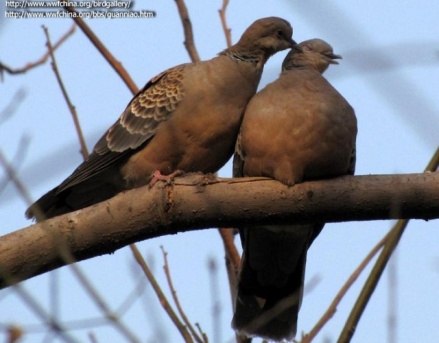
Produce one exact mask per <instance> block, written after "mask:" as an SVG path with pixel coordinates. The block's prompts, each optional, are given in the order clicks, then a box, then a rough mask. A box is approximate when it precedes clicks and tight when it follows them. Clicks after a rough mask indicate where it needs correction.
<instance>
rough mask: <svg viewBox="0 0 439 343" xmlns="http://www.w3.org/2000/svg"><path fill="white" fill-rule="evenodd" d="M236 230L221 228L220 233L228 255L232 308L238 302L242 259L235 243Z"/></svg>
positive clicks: (226, 257)
mask: <svg viewBox="0 0 439 343" xmlns="http://www.w3.org/2000/svg"><path fill="white" fill-rule="evenodd" d="M233 230H234V229H226V228H219V229H218V232H219V234H220V235H221V239H222V241H223V244H224V251H225V253H226V256H225V261H226V270H227V277H228V279H229V288H230V294H231V299H232V308H233V306H235V301H236V288H237V287H236V286H237V284H238V270H239V264H240V262H241V258H240V256H239V253H238V250H237V249H236V246H235V243H234V240H233V238H234V235H233Z"/></svg>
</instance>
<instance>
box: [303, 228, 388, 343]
mask: <svg viewBox="0 0 439 343" xmlns="http://www.w3.org/2000/svg"><path fill="white" fill-rule="evenodd" d="M387 238H388V234H387V235H386V236H384V238H382V239H381V240H380V241H379V242H378V243H377V244H376V245H375V246H374V247H373V249H372V250H371V251H370V252H369V254H367V256H366V257H365V258H364V260H363V261H362V262H361V263H360V265H359V266H358V267H357V268H356V269H355V270H354V272H353V273H352V274H351V276H350V277H349V279H347V281H346V282H345V284H344V285H343V287H342V288H341V289H340V291H339V292H338V293H337V295H336V296H335V298H334V300H333V301H332V303H331V305H329V307H328V309H327V310H326V312H325V313H324V314H323V316H322V317H321V318H320V320H319V321H318V322H317V324H316V325H315V326H314V327H313V328H312V330H311V331H310V332H309V333H308V334H306V335H305V336H304V337H303V338H302V340H301V343H309V342H311V341H312V340H313V339H314V338H315V336H316V335H317V334H318V333H319V331H320V330H321V329H322V328H323V326H324V325H325V324H326V323H327V322H328V321H329V320H330V319H331V318H332V316H333V315H334V314H335V312H336V310H337V306H338V305H339V304H340V302H341V300H342V299H343V297H344V296H345V294H346V293H347V291H348V290H349V288H350V287H351V286H352V284H353V283H354V282H355V281H356V280H357V279H358V277H359V276H360V274H361V273H362V271H363V270H364V268H366V266H367V265H368V264H369V262H370V261H371V260H372V258H373V257H374V256H375V255H376V254H377V252H378V251H379V250H380V249H381V248H382V247H383V245H384V244H385V242H386V240H387Z"/></svg>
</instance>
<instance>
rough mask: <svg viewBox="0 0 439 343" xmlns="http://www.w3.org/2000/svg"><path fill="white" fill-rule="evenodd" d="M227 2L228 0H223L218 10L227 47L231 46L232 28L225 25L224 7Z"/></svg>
mask: <svg viewBox="0 0 439 343" xmlns="http://www.w3.org/2000/svg"><path fill="white" fill-rule="evenodd" d="M228 4H229V0H223V7H221V9H220V10H218V12H219V16H220V18H221V25H222V27H223V30H224V35H225V37H226V42H227V47H228V48H230V47H231V46H232V35H231V32H232V30H231V29H230V28H229V27H228V26H227V19H226V9H227V5H228Z"/></svg>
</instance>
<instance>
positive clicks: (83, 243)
mask: <svg viewBox="0 0 439 343" xmlns="http://www.w3.org/2000/svg"><path fill="white" fill-rule="evenodd" d="M438 194H439V173H422V174H400V175H380V176H377V175H367V176H345V177H340V178H334V179H330V180H320V181H312V182H304V183H300V184H297V185H295V186H294V187H287V186H285V185H283V184H282V183H280V182H277V181H274V180H270V179H263V178H240V179H215V178H212V177H209V176H208V175H198V174H195V175H191V174H189V175H186V176H185V177H180V178H176V179H175V180H174V184H172V185H168V184H166V183H157V184H156V185H155V186H154V187H153V188H151V189H148V186H145V187H139V188H136V189H132V190H129V191H125V192H122V193H120V194H118V195H116V196H115V197H113V198H111V199H108V200H106V201H104V202H102V203H99V204H96V205H93V206H90V207H88V208H85V209H82V210H79V211H76V212H72V213H68V214H65V215H61V216H58V217H55V218H52V219H48V220H46V221H45V222H43V223H38V224H35V225H32V226H30V227H27V228H24V229H21V230H18V231H15V232H12V233H9V234H7V235H4V236H2V237H0V265H1V268H3V269H4V270H6V271H8V272H9V273H10V274H11V275H13V276H14V279H15V280H16V281H17V280H24V279H27V278H30V277H32V276H35V275H39V274H42V273H44V272H47V271H49V270H53V269H55V268H58V267H60V266H62V265H65V262H63V261H62V260H61V259H60V258H59V248H58V247H57V246H56V245H54V244H53V232H56V234H57V235H58V236H59V237H60V240H61V241H63V242H65V244H68V251H70V252H71V254H72V255H73V256H74V258H75V259H76V260H77V261H80V260H84V259H87V258H91V257H94V256H99V255H102V254H108V253H113V252H114V251H115V250H117V249H120V248H121V247H124V246H126V245H128V244H131V243H133V242H137V241H141V240H145V239H150V238H153V237H159V236H163V235H168V234H171V233H177V232H185V231H189V230H198V229H202V228H212V227H224V226H226V227H227V226H231V227H233V226H236V227H239V226H242V225H251V224H255V223H258V225H278V224H282V223H289V224H292V223H294V224H305V223H310V222H313V221H314V220H315V218H319V220H321V221H323V222H327V223H329V222H339V221H350V220H355V221H358V220H377V219H380V220H382V219H404V218H406V219H407V218H418V219H434V218H438V217H439V201H438ZM264 199H270V202H269V203H267V202H266V201H265V202H264ZM126 204H130V206H126ZM395 208H398V211H395ZM61 238H62V239H61ZM23 241H24V242H32V244H22V243H20V242H23ZM22 256H27V259H23V258H22ZM7 281H8V280H5V279H4V278H3V277H2V276H1V275H0V288H4V287H6V286H7V285H9V283H8V282H7Z"/></svg>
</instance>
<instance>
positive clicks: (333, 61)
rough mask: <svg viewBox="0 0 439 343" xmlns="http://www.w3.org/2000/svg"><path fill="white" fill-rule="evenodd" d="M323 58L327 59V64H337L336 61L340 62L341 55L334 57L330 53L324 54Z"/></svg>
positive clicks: (334, 55)
mask: <svg viewBox="0 0 439 343" xmlns="http://www.w3.org/2000/svg"><path fill="white" fill-rule="evenodd" d="M325 56H326V57H328V58H329V63H331V64H338V61H336V60H341V59H342V58H343V57H341V55H336V54H334V53H332V52H327V53H325Z"/></svg>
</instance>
